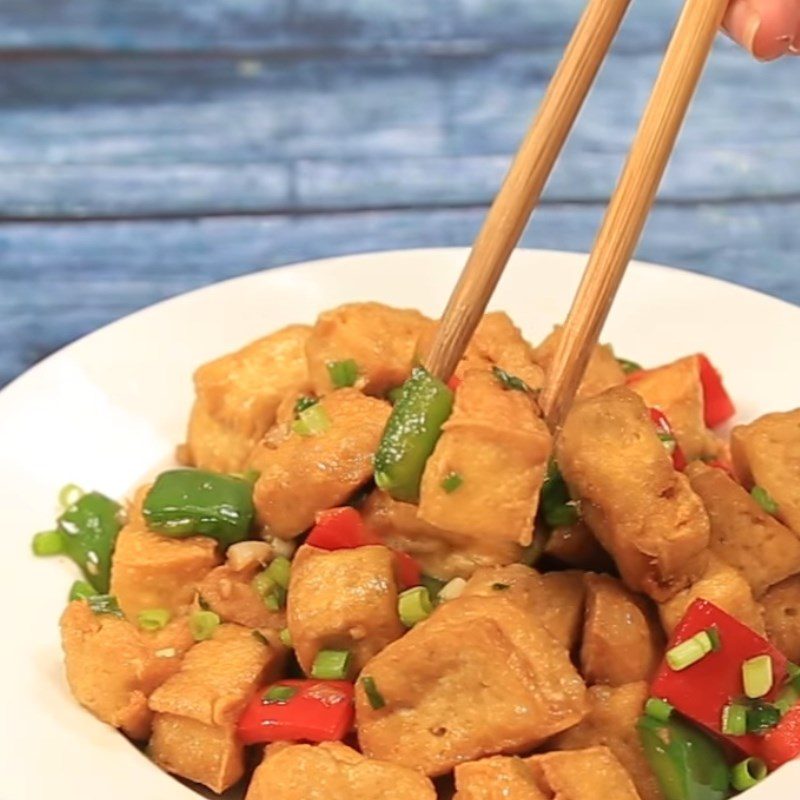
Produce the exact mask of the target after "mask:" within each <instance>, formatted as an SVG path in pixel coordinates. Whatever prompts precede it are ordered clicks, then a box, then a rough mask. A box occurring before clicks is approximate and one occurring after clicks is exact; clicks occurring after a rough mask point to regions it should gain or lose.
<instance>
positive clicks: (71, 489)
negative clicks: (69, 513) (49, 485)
mask: <svg viewBox="0 0 800 800" xmlns="http://www.w3.org/2000/svg"><path fill="white" fill-rule="evenodd" d="M85 494H86V492H84V491H83V489H81V487H80V486H76V485H75V484H74V483H68V484H67V485H66V486H63V487H62V488H61V491H60V492H59V493H58V504H59V505H60V506H61V508H69V507H70V506H72V505H75V503H77V502H78V500H80V499H81V497H83V496H84V495H85Z"/></svg>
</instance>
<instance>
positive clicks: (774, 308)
mask: <svg viewBox="0 0 800 800" xmlns="http://www.w3.org/2000/svg"><path fill="white" fill-rule="evenodd" d="M465 252H466V251H464V250H460V249H451V250H415V251H405V252H390V253H377V254H368V255H359V256H349V257H345V258H336V259H330V260H326V261H317V262H313V263H309V264H304V265H299V266H294V267H291V268H283V269H274V270H270V271H268V272H263V273H260V274H257V275H251V276H247V277H244V278H239V279H236V280H232V281H227V282H225V283H221V284H218V285H216V286H212V287H209V288H206V289H202V290H200V291H196V292H192V293H191V294H188V295H184V296H182V297H178V298H176V299H174V300H170V301H167V302H165V303H160V304H159V305H156V306H153V307H152V308H149V309H147V310H145V311H142V312H139V313H138V314H134V315H133V316H130V317H127V318H126V319H124V320H121V321H120V322H117V323H114V324H113V325H110V326H108V327H106V328H103V329H102V330H100V331H98V332H97V333H94V334H92V335H91V336H87V337H86V338H84V339H82V340H81V341H79V342H77V343H76V344H73V345H71V346H70V347H67V348H66V349H65V350H62V351H61V352H59V353H57V354H56V355H54V356H52V357H51V358H49V359H47V360H46V361H45V362H43V363H42V364H40V365H38V366H37V367H35V368H34V369H32V370H31V371H30V372H28V373H27V374H26V375H24V376H23V377H22V378H20V379H19V380H17V381H16V382H14V383H13V384H11V386H9V387H8V388H6V389H5V390H4V391H3V392H2V393H0V448H2V449H1V450H0V487H1V488H0V508H2V528H3V530H2V536H0V564H2V582H1V583H0V587H2V590H3V591H2V598H3V601H2V609H3V610H2V615H1V616H0V619H2V624H0V632H1V633H0V637H1V638H0V641H1V642H2V654H3V658H2V662H1V663H2V666H0V676H2V686H3V691H2V700H0V800H12V799H13V800H43V798H59V799H60V800H98V799H99V798H102V797H112V796H113V797H114V800H180V799H181V798H197V794H195V793H194V792H193V791H192V790H191V789H189V788H187V787H185V786H183V785H181V784H179V783H178V782H177V781H174V780H173V779H171V778H170V777H168V776H167V775H165V774H164V773H162V772H160V771H159V770H158V769H157V768H156V767H154V766H152V765H151V764H150V763H149V762H148V761H147V760H146V759H145V757H144V756H143V755H141V754H140V753H139V751H137V750H136V749H135V748H134V747H132V746H131V745H130V744H128V742H127V741H126V740H125V739H124V738H123V737H122V736H120V735H118V734H117V733H115V732H114V731H113V730H112V729H111V728H108V727H106V726H105V725H103V724H101V723H100V722H98V721H96V720H95V719H94V718H93V717H92V716H90V715H89V714H88V713H87V712H85V711H83V710H82V709H81V708H80V707H79V706H78V705H77V704H76V703H75V702H74V701H73V700H72V698H71V697H70V695H69V692H68V691H67V687H66V684H65V681H64V676H63V671H62V665H61V652H60V647H59V640H58V628H57V621H58V617H59V614H60V613H61V610H62V608H63V607H64V600H65V594H66V592H67V589H68V587H69V585H70V583H71V582H72V580H73V579H74V578H75V577H76V574H75V570H74V569H73V568H72V567H71V566H70V565H69V564H67V563H65V562H64V561H63V560H61V559H56V560H45V559H34V558H33V557H32V556H31V553H30V537H31V534H32V533H33V532H34V531H37V530H40V529H45V528H48V527H50V526H52V523H53V519H54V515H55V512H56V508H55V497H56V494H57V492H58V489H59V487H61V486H62V485H63V484H65V483H67V482H75V483H78V484H79V485H81V486H83V487H86V488H96V489H99V490H100V491H103V492H106V493H108V494H111V495H112V496H121V495H123V494H124V493H126V492H127V490H128V489H129V488H131V487H132V486H133V485H134V484H135V483H136V482H137V480H138V479H139V478H140V477H141V476H142V475H143V474H144V473H146V472H147V471H149V470H150V469H152V467H153V465H154V464H156V463H158V462H163V461H164V460H166V459H169V458H170V456H171V453H172V452H173V448H174V446H175V444H176V443H177V442H180V441H181V438H182V435H183V431H184V425H185V421H186V416H187V412H188V410H189V404H190V402H191V382H190V376H191V374H192V371H193V370H194V368H195V367H196V366H197V365H198V364H200V363H202V362H203V361H206V360H208V359H209V358H211V357H213V356H216V355H218V354H220V353H223V352H225V351H227V350H230V349H232V348H235V347H239V346H240V345H242V344H243V343H245V342H247V341H249V340H250V339H253V338H255V337H256V336H259V335H262V334H264V333H265V332H268V331H272V330H274V329H275V328H278V327H280V326H282V325H285V324H287V323H289V322H298V321H306V322H310V321H311V320H313V318H314V316H315V315H316V314H317V313H318V312H319V311H321V310H322V309H324V308H329V307H331V306H335V305H337V304H338V303H342V302H345V301H351V300H367V299H374V300H381V301H384V302H386V303H392V304H394V305H399V306H416V307H420V308H421V309H422V310H423V311H425V312H427V313H428V314H431V315H438V314H439V313H440V312H441V309H442V308H443V305H444V302H445V300H446V298H447V294H448V290H449V289H450V287H451V286H452V285H453V282H454V280H455V277H456V275H457V274H458V270H459V268H460V267H461V265H462V263H463V261H464V257H465ZM584 263H585V257H584V256H580V255H574V254H569V253H553V252H544V251H521V252H518V253H517V254H516V255H515V256H514V259H513V262H512V263H511V265H510V266H509V268H508V270H507V274H506V275H505V277H504V278H503V281H502V283H501V286H500V288H499V290H498V292H497V295H496V299H495V301H494V303H493V306H494V307H496V308H502V309H505V310H507V311H508V312H509V313H510V314H511V316H512V318H513V319H514V320H515V321H516V322H517V324H518V325H520V326H521V327H522V328H523V329H524V331H525V332H526V334H527V335H528V336H529V337H530V338H531V339H533V340H534V341H536V340H538V339H540V338H542V337H543V336H544V335H545V333H546V332H547V331H548V329H549V328H550V327H551V326H552V325H553V324H554V323H555V322H557V321H559V320H562V319H563V318H564V315H565V312H566V310H567V307H568V304H569V300H570V297H571V295H572V293H573V291H574V288H575V286H576V284H577V281H578V278H579V275H580V271H581V269H582V267H583V265H584ZM43 324H46V321H45V322H44V323H43ZM604 338H605V339H606V340H608V341H612V342H613V343H614V344H615V346H616V348H617V351H618V354H619V355H622V356H625V357H626V358H632V359H635V360H637V361H641V362H644V363H658V362H662V361H666V360H668V359H671V358H673V357H677V356H680V355H682V354H685V353H690V352H694V351H697V350H703V351H705V352H706V353H708V354H709V355H710V356H711V358H712V359H713V361H714V362H715V363H716V364H717V365H718V366H719V367H720V369H721V370H722V372H723V373H724V375H725V379H726V382H727V385H728V388H729V389H730V391H731V393H732V394H733V396H734V398H735V399H736V401H737V403H738V406H739V412H740V413H739V418H740V419H749V418H752V417H753V416H755V415H757V414H759V413H762V412H765V411H769V410H779V409H789V408H793V407H795V406H797V405H800V370H797V369H796V368H795V367H796V364H797V353H796V347H797V343H798V342H800V309H798V308H796V307H794V306H790V305H788V304H786V303H783V302H781V301H779V300H775V299H772V298H769V297H766V296H764V295H761V294H757V293H755V292H752V291H748V290H746V289H742V288H740V287H736V286H732V285H730V284H726V283H722V282H720V281H717V280H713V279H711V278H706V277H701V276H699V275H694V274H691V273H688V272H680V271H677V270H670V269H667V268H665V267H654V266H644V265H639V264H637V265H635V266H633V267H632V268H631V270H630V272H629V274H628V276H627V278H626V280H625V284H624V287H623V289H622V291H621V293H620V296H619V298H618V301H617V303H616V307H615V309H614V313H613V317H612V319H611V321H610V322H609V325H608V326H607V329H606V332H605V336H604ZM798 781H800V762H796V763H794V764H792V765H790V766H788V767H786V768H784V769H783V770H781V771H780V772H778V773H777V774H776V775H774V776H773V777H771V778H770V779H769V780H768V781H767V782H765V784H764V785H763V786H762V787H761V788H760V789H759V790H756V791H754V792H753V793H752V794H751V795H748V797H752V798H753V800H757V798H772V799H773V800H779V799H782V798H785V800H790V798H795V797H796V796H797V794H796V791H797V790H796V786H797V782H798Z"/></svg>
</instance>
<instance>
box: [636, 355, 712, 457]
mask: <svg viewBox="0 0 800 800" xmlns="http://www.w3.org/2000/svg"><path fill="white" fill-rule="evenodd" d="M629 386H630V388H631V389H633V391H634V392H636V394H638V395H639V396H640V397H641V398H642V400H644V402H645V403H646V404H647V405H648V406H649V407H651V408H658V409H660V410H661V411H663V412H664V415H665V416H666V417H667V419H668V420H669V423H670V426H671V427H672V430H673V432H674V433H675V438H676V439H677V441H678V445H680V448H681V450H683V453H684V455H685V456H686V458H687V459H689V460H690V461H691V460H693V459H695V458H702V457H703V456H712V457H713V456H716V455H717V454H718V452H719V449H720V445H719V442H718V440H717V439H716V437H715V436H714V434H713V433H711V431H709V430H708V428H706V423H705V399H704V394H703V384H702V382H701V381H700V358H699V356H696V355H694V356H686V357H685V358H680V359H678V360H677V361H673V362H672V363H671V364H666V365H665V366H663V367H657V368H655V369H648V370H645V371H643V372H640V373H637V375H636V377H635V380H631V381H630V383H629Z"/></svg>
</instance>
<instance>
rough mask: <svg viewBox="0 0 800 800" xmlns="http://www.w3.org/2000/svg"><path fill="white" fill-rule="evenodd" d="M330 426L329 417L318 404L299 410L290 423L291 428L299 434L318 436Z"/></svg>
mask: <svg viewBox="0 0 800 800" xmlns="http://www.w3.org/2000/svg"><path fill="white" fill-rule="evenodd" d="M330 427H331V420H330V417H328V414H327V412H326V411H325V409H324V408H323V407H322V406H321V405H319V404H316V405H313V406H311V407H310V408H307V409H306V410H305V411H301V412H300V413H299V414H298V415H297V419H296V420H295V421H294V422H293V423H292V430H293V431H294V432H295V433H296V434H298V435H299V436H318V435H319V434H321V433H325V431H327V430H328V429H329V428H330Z"/></svg>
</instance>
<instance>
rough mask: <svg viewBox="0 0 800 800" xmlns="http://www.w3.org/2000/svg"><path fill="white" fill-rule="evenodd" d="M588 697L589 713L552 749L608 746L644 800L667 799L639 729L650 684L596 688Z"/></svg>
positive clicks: (552, 741) (556, 741) (553, 742)
mask: <svg viewBox="0 0 800 800" xmlns="http://www.w3.org/2000/svg"><path fill="white" fill-rule="evenodd" d="M588 696H589V714H588V715H587V716H586V717H585V718H584V719H583V720H582V721H581V722H579V723H578V724H577V725H576V726H575V727H573V728H570V729H569V730H568V731H564V732H563V733H560V734H558V736H556V737H555V738H554V739H553V740H551V741H550V743H549V746H550V747H553V748H555V749H557V750H582V749H584V748H587V747H596V746H598V745H602V746H604V747H608V749H609V750H611V752H612V753H613V754H614V755H615V756H616V757H617V759H618V760H619V762H620V763H621V764H622V766H623V767H625V769H626V770H627V771H628V774H629V775H630V776H631V779H632V780H633V782H634V784H635V785H636V789H637V791H638V792H639V795H640V796H641V798H642V800H664V795H663V794H662V792H661V787H660V786H659V783H658V780H657V778H656V776H655V775H654V773H653V771H652V770H651V769H650V764H649V762H648V760H647V756H646V755H645V753H644V748H643V747H642V744H641V741H640V740H639V734H638V732H637V730H636V722H637V720H638V719H639V717H640V716H641V715H642V713H643V711H644V704H645V703H646V702H647V698H648V697H649V696H650V688H649V686H648V684H647V683H645V682H644V681H640V682H639V683H629V684H626V685H625V686H592V687H591V688H590V689H589V692H588Z"/></svg>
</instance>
